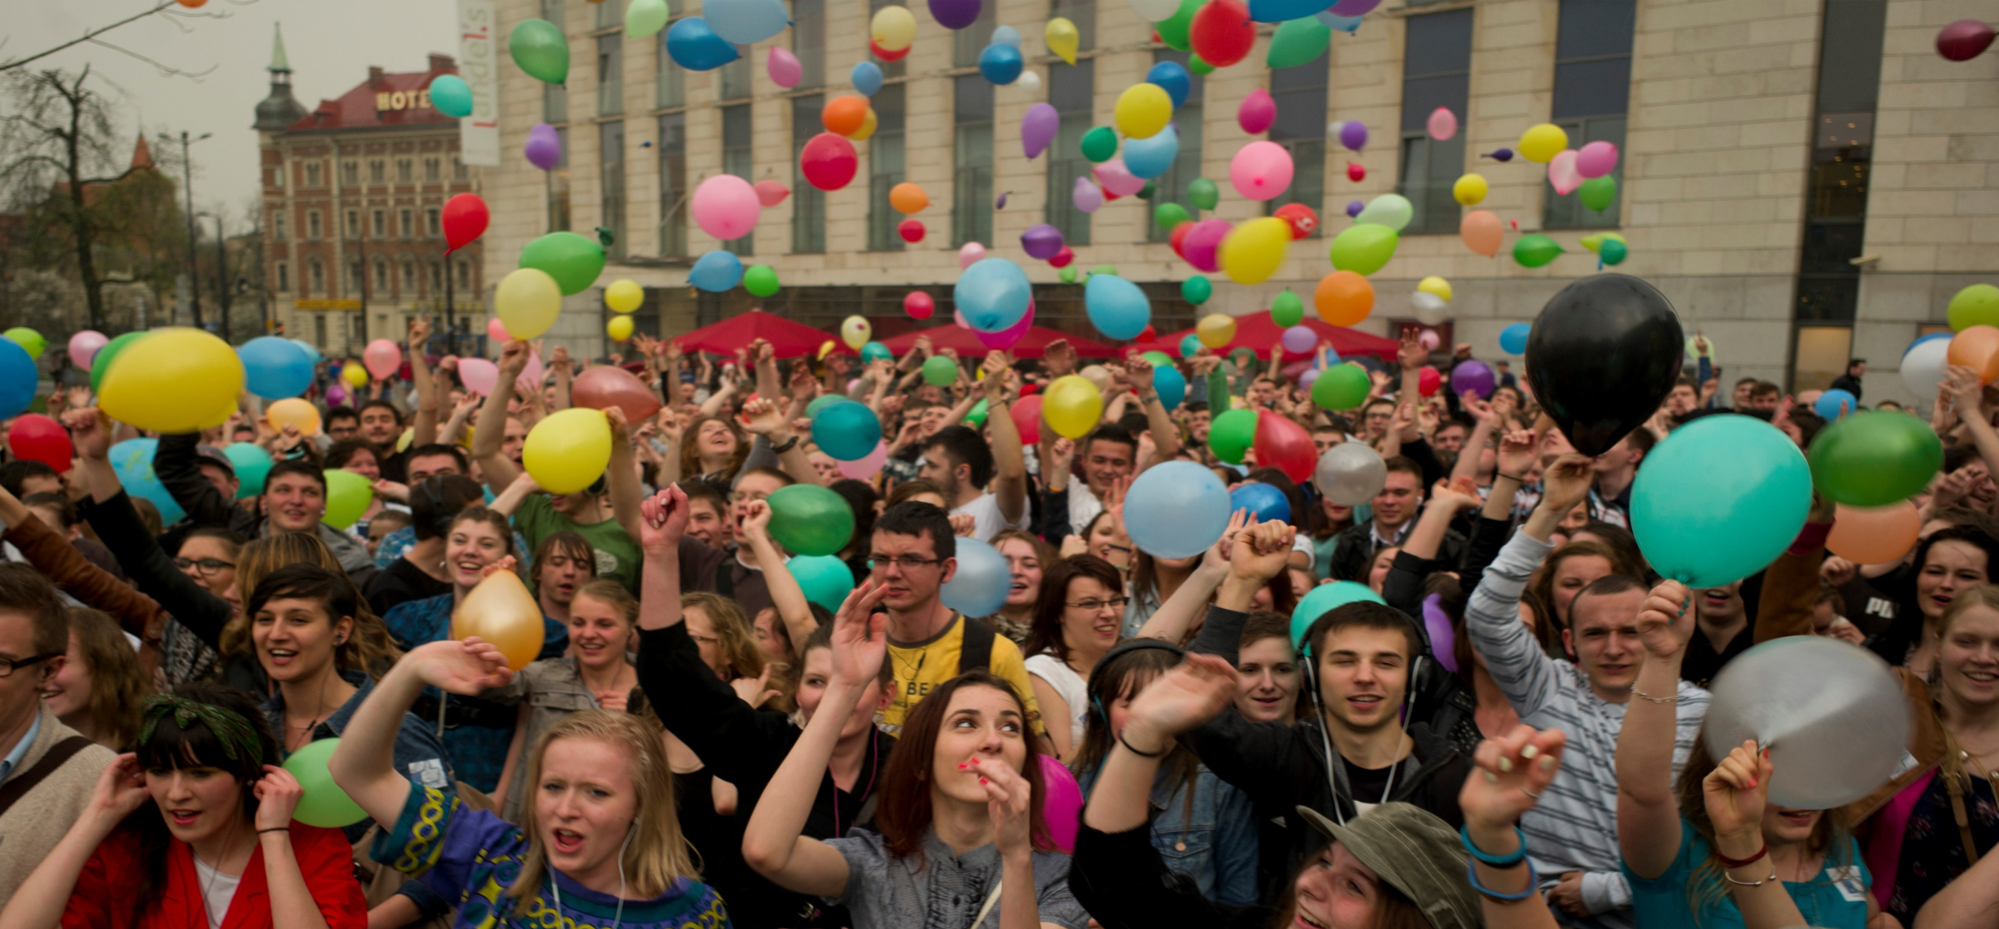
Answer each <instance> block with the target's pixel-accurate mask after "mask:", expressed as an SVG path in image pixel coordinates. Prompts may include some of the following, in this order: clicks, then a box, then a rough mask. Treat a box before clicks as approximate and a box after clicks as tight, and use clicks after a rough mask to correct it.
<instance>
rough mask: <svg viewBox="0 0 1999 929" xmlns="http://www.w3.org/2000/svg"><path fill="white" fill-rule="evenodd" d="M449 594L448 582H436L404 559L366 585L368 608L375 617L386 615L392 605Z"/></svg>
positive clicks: (396, 561)
mask: <svg viewBox="0 0 1999 929" xmlns="http://www.w3.org/2000/svg"><path fill="white" fill-rule="evenodd" d="M450 592H451V582H450V581H440V580H438V579H437V578H434V577H431V576H430V575H428V574H425V573H423V569H422V568H419V567H417V566H416V565H415V564H413V563H411V562H410V560H409V559H408V558H397V559H396V560H395V561H393V562H391V563H390V564H389V566H388V568H386V569H384V570H383V571H382V573H380V574H377V575H375V579H374V580H373V581H370V582H369V583H368V608H369V609H371V610H374V611H375V615H376V616H387V615H388V614H389V610H390V609H391V608H392V607H394V606H395V605H396V604H399V603H408V602H409V601H411V600H424V599H428V598H430V597H435V596H437V595H439V594H448V593H450Z"/></svg>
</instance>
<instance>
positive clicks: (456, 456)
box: [403, 442, 472, 474]
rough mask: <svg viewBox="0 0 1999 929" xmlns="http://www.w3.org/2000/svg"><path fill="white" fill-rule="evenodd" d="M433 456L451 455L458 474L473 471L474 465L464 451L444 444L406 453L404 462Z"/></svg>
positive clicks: (421, 446) (433, 443)
mask: <svg viewBox="0 0 1999 929" xmlns="http://www.w3.org/2000/svg"><path fill="white" fill-rule="evenodd" d="M432 455H450V456H451V460H452V461H454V462H456V463H457V464H458V473H460V474H464V473H465V472H467V471H470V470H472V463H471V461H470V460H469V459H467V458H466V457H465V450H464V449H462V448H459V447H458V446H456V445H448V444H446V443H443V442H430V443H428V444H424V445H419V446H417V447H415V448H412V449H410V450H409V451H408V452H406V453H404V455H403V460H404V461H406V462H408V461H415V460H417V459H418V458H429V457H431V456H432Z"/></svg>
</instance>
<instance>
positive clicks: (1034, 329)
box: [882, 324, 1120, 358]
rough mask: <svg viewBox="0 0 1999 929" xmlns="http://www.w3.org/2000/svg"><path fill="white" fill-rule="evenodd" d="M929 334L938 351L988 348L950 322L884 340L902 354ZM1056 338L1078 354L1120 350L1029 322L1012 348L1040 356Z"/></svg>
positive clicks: (974, 354)
mask: <svg viewBox="0 0 1999 929" xmlns="http://www.w3.org/2000/svg"><path fill="white" fill-rule="evenodd" d="M926 335H927V336H929V337H930V347H931V348H933V349H935V350H938V351H942V350H944V349H947V348H949V349H956V350H957V352H958V355H959V357H961V358H984V357H985V355H986V352H987V351H988V349H987V348H986V346H985V345H984V344H983V343H981V342H980V341H979V337H978V335H976V334H975V333H973V332H972V330H970V329H965V328H962V327H960V326H957V325H951V324H947V325H943V326H932V327H930V328H929V329H918V330H915V331H912V332H905V333H903V334H901V335H899V336H896V337H895V338H892V339H883V340H882V344H883V345H886V346H888V350H889V351H891V352H894V353H896V355H897V356H898V357H899V356H901V355H904V354H907V353H908V352H909V350H910V349H912V348H915V347H916V340H917V339H919V338H922V337H923V336H926ZM1056 339H1068V340H1069V346H1070V347H1071V348H1074V349H1075V350H1076V356H1077V357H1078V358H1116V357H1117V356H1118V354H1119V351H1120V349H1118V348H1116V347H1115V346H1110V345H1105V344H1104V343H1102V342H1098V341H1096V340H1095V339H1086V338H1083V337H1082V336H1074V335H1070V334H1068V333H1066V332H1060V331H1057V330H1054V329H1049V328H1046V327H1044V326H1029V327H1028V328H1027V335H1025V336H1022V337H1021V340H1020V341H1019V342H1017V343H1015V344H1014V346H1013V348H1012V349H1011V351H1012V352H1013V355H1014V357H1016V358H1039V357H1041V356H1042V355H1044V354H1046V353H1047V351H1048V343H1050V342H1053V341H1055V340H1056Z"/></svg>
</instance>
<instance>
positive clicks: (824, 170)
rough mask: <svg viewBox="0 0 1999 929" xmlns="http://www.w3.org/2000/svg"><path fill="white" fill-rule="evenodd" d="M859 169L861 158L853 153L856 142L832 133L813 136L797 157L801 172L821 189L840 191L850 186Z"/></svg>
mask: <svg viewBox="0 0 1999 929" xmlns="http://www.w3.org/2000/svg"><path fill="white" fill-rule="evenodd" d="M859 166H860V159H859V158H858V157H857V156H856V155H855V154H854V143H852V142H849V141H847V139H846V137H845V136H840V135H835V134H833V133H831V132H822V133H819V134H818V135H815V136H813V137H812V138H811V139H810V140H809V141H807V142H806V143H805V150H804V151H802V152H800V153H799V155H798V170H799V172H800V173H802V174H804V175H805V179H806V180H807V181H810V182H811V183H812V186H814V187H817V188H819V189H820V190H839V189H840V188H842V187H845V186H847V184H848V183H850V182H852V181H853V179H854V171H855V170H856V169H857V168H858V167H859Z"/></svg>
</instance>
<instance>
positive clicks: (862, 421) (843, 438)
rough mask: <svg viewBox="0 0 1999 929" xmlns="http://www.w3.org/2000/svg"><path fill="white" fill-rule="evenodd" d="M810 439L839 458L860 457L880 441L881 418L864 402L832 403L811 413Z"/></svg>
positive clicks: (850, 458) (844, 459)
mask: <svg viewBox="0 0 1999 929" xmlns="http://www.w3.org/2000/svg"><path fill="white" fill-rule="evenodd" d="M812 441H813V442H814V443H816V444H817V445H818V446H819V450H820V451H823V452H825V453H826V454H828V455H831V456H833V457H834V458H836V459H838V460H840V461H859V460H861V459H863V458H866V457H868V456H869V455H872V454H874V451H875V446H877V445H880V444H881V441H882V423H881V418H880V417H878V416H876V415H875V411H874V410H871V409H869V408H868V406H867V404H864V403H835V404H833V405H832V406H829V407H827V408H825V409H823V410H820V411H819V415H817V416H814V417H812Z"/></svg>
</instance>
